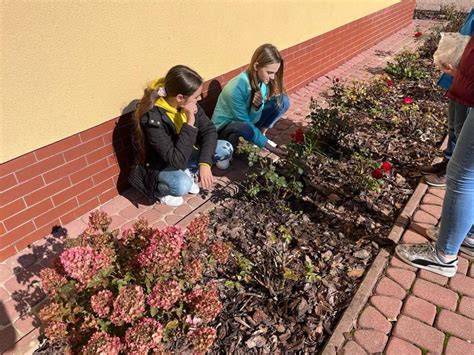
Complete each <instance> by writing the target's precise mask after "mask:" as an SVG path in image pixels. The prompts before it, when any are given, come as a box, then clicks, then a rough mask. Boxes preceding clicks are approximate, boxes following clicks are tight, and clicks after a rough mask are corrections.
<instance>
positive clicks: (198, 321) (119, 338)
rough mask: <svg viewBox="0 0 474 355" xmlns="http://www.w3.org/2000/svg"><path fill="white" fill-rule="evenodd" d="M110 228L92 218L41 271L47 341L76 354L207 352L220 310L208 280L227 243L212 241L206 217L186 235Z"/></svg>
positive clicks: (139, 225)
mask: <svg viewBox="0 0 474 355" xmlns="http://www.w3.org/2000/svg"><path fill="white" fill-rule="evenodd" d="M110 222H111V219H110V218H109V217H108V216H107V215H106V214H105V213H103V212H97V211H96V212H93V213H92V214H91V216H90V218H89V227H88V228H87V229H86V230H85V231H84V233H82V234H81V235H79V236H78V237H77V238H75V239H72V238H71V239H68V240H67V241H66V250H65V251H64V252H63V253H62V254H61V255H60V256H59V258H58V259H57V260H56V262H55V267H54V268H48V269H44V270H42V271H41V279H42V288H43V289H44V291H45V292H46V293H47V295H48V296H49V303H48V304H46V305H45V306H44V307H43V308H42V309H41V310H40V312H39V317H40V319H41V320H42V321H43V322H44V325H45V328H44V335H45V336H46V337H47V338H48V339H49V341H50V342H51V343H53V344H55V345H58V344H59V345H62V346H63V347H64V349H65V350H67V351H72V352H74V353H76V352H81V353H82V352H83V353H87V354H92V353H94V354H95V353H107V354H118V353H119V352H123V353H127V352H130V353H137V354H147V353H149V352H150V351H153V352H163V351H169V350H172V351H178V352H179V351H180V350H183V349H193V351H194V352H201V353H202V352H206V351H207V350H208V349H209V347H210V346H211V345H212V344H213V342H214V339H215V337H216V331H215V329H214V328H212V327H211V323H212V321H213V320H214V319H215V318H216V316H217V315H218V314H219V312H220V310H221V307H222V306H221V303H220V301H219V297H218V291H217V285H216V284H214V283H213V282H206V281H205V278H204V277H203V274H205V273H206V271H207V270H210V269H211V268H212V267H213V266H214V265H215V264H216V262H217V263H225V262H227V258H228V256H229V253H230V247H229V245H227V244H226V243H224V242H222V241H217V240H215V241H211V240H208V239H209V238H208V232H207V229H208V223H209V220H208V218H207V217H206V216H200V217H198V218H195V219H194V220H193V221H192V222H191V223H190V224H189V226H188V228H187V229H186V230H183V229H182V228H180V227H176V226H169V227H165V228H163V229H161V230H159V229H157V228H152V227H149V226H148V224H147V222H146V221H145V220H138V221H137V222H136V223H135V225H134V226H133V228H131V229H129V230H126V231H124V232H123V233H122V234H120V233H119V232H118V231H117V230H114V231H109V229H108V228H109V225H110ZM176 344H179V345H176Z"/></svg>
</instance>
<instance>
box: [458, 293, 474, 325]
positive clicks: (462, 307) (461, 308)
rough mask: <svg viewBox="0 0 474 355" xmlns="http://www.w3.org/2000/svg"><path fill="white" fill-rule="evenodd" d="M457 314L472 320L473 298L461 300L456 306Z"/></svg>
mask: <svg viewBox="0 0 474 355" xmlns="http://www.w3.org/2000/svg"><path fill="white" fill-rule="evenodd" d="M458 312H459V313H461V314H463V315H465V316H467V317H469V318H471V319H474V298H471V297H468V296H464V297H463V298H461V301H459V305H458Z"/></svg>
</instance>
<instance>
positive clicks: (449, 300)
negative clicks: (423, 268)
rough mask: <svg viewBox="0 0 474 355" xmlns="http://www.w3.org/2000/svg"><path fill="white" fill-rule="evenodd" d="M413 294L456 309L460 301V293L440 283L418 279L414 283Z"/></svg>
mask: <svg viewBox="0 0 474 355" xmlns="http://www.w3.org/2000/svg"><path fill="white" fill-rule="evenodd" d="M413 294H414V295H415V296H418V297H420V298H423V299H424V300H427V301H429V302H431V303H434V304H436V305H438V306H441V307H443V308H446V309H451V310H453V311H454V310H455V309H456V306H457V303H458V298H459V296H458V294H457V293H456V292H454V291H451V290H449V289H447V288H444V287H442V286H440V285H437V284H434V283H432V282H428V281H426V280H421V279H417V280H416V281H415V284H414V285H413Z"/></svg>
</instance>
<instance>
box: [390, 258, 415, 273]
mask: <svg viewBox="0 0 474 355" xmlns="http://www.w3.org/2000/svg"><path fill="white" fill-rule="evenodd" d="M390 266H393V267H399V268H402V269H407V270H412V271H416V270H418V269H417V268H416V267H414V266H411V265H408V264H407V263H404V262H403V261H401V260H400V259H399V258H397V257H396V256H392V258H391V259H390Z"/></svg>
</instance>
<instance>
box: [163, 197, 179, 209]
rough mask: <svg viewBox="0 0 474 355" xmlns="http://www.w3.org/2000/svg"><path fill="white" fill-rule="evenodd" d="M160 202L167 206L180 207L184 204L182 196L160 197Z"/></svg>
mask: <svg viewBox="0 0 474 355" xmlns="http://www.w3.org/2000/svg"><path fill="white" fill-rule="evenodd" d="M160 202H161V203H162V204H164V205H167V206H171V207H178V206H181V205H182V204H183V202H184V200H183V198H182V197H181V196H171V195H167V196H163V197H160Z"/></svg>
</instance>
